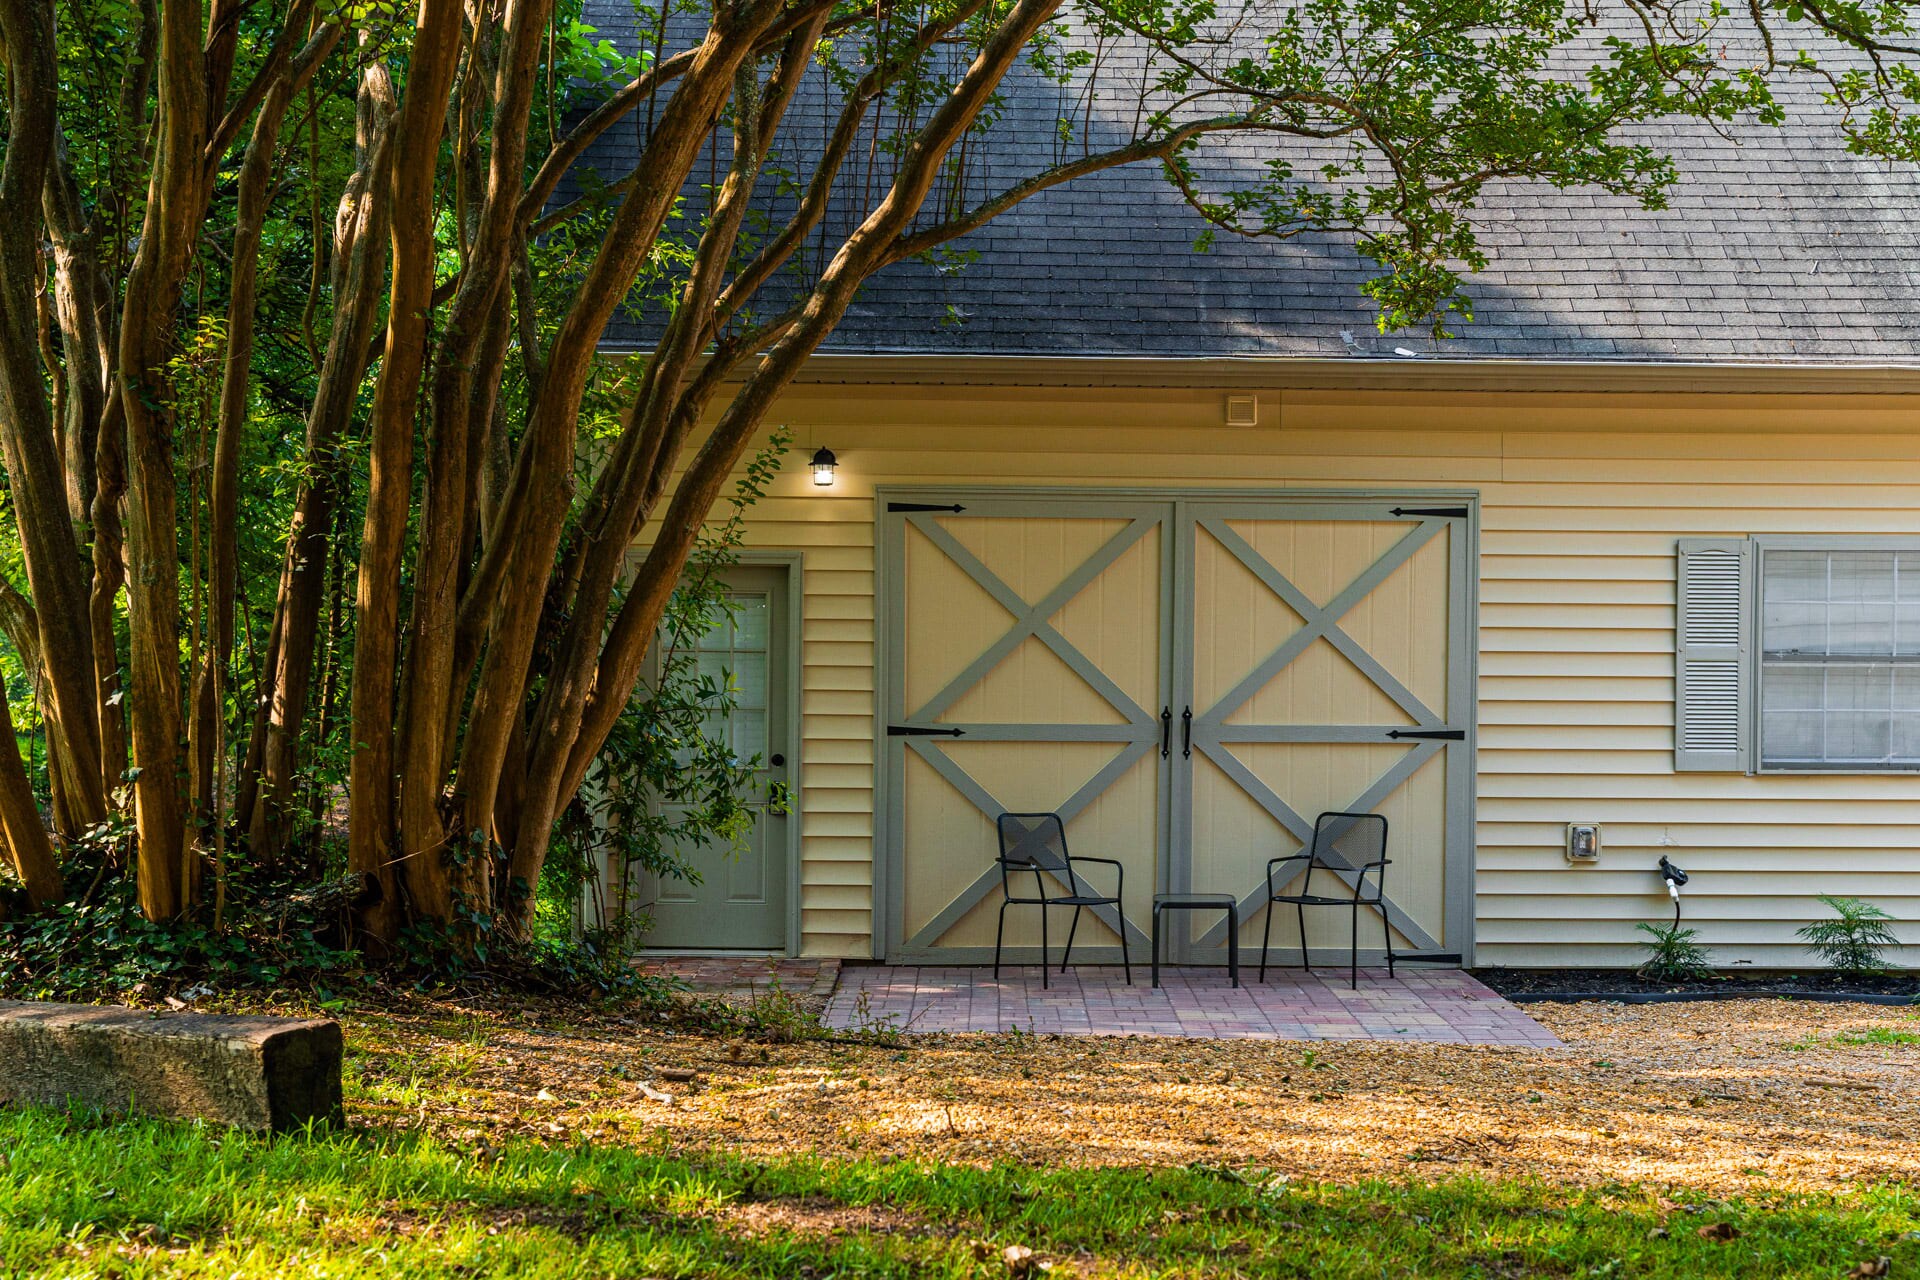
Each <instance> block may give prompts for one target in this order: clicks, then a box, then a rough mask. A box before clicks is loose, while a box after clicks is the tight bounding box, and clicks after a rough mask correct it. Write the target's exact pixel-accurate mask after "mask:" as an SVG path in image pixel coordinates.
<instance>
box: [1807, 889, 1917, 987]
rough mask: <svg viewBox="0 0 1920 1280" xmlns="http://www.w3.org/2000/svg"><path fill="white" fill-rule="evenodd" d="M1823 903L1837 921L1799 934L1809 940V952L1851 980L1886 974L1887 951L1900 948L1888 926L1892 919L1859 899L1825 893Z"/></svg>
mask: <svg viewBox="0 0 1920 1280" xmlns="http://www.w3.org/2000/svg"><path fill="white" fill-rule="evenodd" d="M1820 901H1821V902H1823V903H1825V904H1826V905H1827V906H1828V907H1830V908H1832V910H1833V912H1834V915H1835V916H1836V917H1837V918H1836V919H1833V920H1816V921H1814V922H1813V923H1812V924H1810V925H1807V926H1806V927H1805V928H1803V929H1800V930H1799V931H1798V933H1799V936H1800V937H1801V938H1803V939H1805V940H1806V944H1807V950H1809V951H1811V952H1813V954H1814V955H1816V956H1818V957H1820V960H1821V961H1822V963H1824V964H1825V965H1826V966H1827V967H1828V968H1830V969H1833V970H1836V971H1837V972H1840V973H1844V974H1847V975H1849V976H1851V977H1865V976H1867V975H1870V974H1876V973H1885V972H1886V971H1887V960H1886V949H1887V948H1888V947H1897V946H1899V945H1900V940H1899V939H1898V938H1896V937H1894V936H1893V930H1892V928H1890V927H1889V926H1888V925H1887V923H1886V922H1887V921H1888V920H1891V919H1892V918H1893V917H1892V916H1889V915H1888V914H1887V913H1886V912H1885V911H1882V910H1881V909H1880V908H1879V907H1876V906H1874V905H1873V904H1872V903H1871V902H1865V901H1862V900H1861V899H1859V898H1839V897H1835V896H1834V895H1832V894H1830V893H1823V894H1821V895H1820Z"/></svg>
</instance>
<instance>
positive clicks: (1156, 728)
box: [881, 494, 1173, 961]
mask: <svg viewBox="0 0 1920 1280" xmlns="http://www.w3.org/2000/svg"><path fill="white" fill-rule="evenodd" d="M1172 515H1173V504H1172V503H1167V502H1143V501H1129V500H1120V499H1111V498H1073V499H1057V498H1004V497H978V496H972V495H955V496H952V497H948V496H946V495H938V494H936V495H925V494H918V495H916V496H915V500H914V501H911V502H905V501H895V502H888V503H886V504H885V507H884V509H883V511H882V513H881V521H882V528H881V546H882V555H883V561H882V565H881V572H882V580H883V583H884V586H883V591H884V593H885V606H884V613H883V622H882V640H883V644H884V646H885V649H884V652H885V654H886V658H885V667H886V672H885V686H884V691H883V700H882V707H883V710H884V713H885V717H886V720H885V727H884V733H885V736H884V738H883V739H882V741H883V743H884V749H885V755H884V761H883V768H884V769H885V770H886V778H885V788H884V794H885V797H886V812H885V813H884V814H883V823H882V836H881V838H882V841H883V843H884V846H885V847H884V848H883V849H882V851H881V856H882V865H883V866H884V867H885V868H886V870H885V874H886V875H887V876H889V877H890V878H891V879H890V883H889V885H888V887H887V888H886V890H885V891H884V895H885V896H884V898H883V901H885V902H886V903H887V904H888V911H889V920H888V922H887V929H886V934H885V936H886V938H887V954H888V956H889V958H893V959H934V958H937V959H942V960H949V961H969V960H982V959H988V958H991V955H992V949H993V942H994V928H995V923H996V919H997V916H998V910H999V905H1000V901H1001V885H1000V876H999V871H998V869H997V867H996V865H995V862H994V858H995V855H996V852H997V848H998V846H997V842H996V836H995V829H994V819H995V817H996V816H997V815H998V814H999V813H1001V812H1003V811H1012V812H1057V813H1059V814H1060V815H1061V817H1062V818H1063V819H1064V821H1065V824H1066V832H1067V839H1068V843H1069V845H1070V847H1071V848H1072V850H1073V852H1075V853H1078V854H1092V855H1096V856H1100V857H1107V858H1117V859H1119V860H1120V861H1121V862H1122V863H1124V864H1125V866H1126V872H1127V882H1126V889H1127V894H1126V900H1125V902H1124V903H1123V910H1124V913H1125V916H1126V917H1127V922H1126V923H1125V924H1123V921H1122V919H1121V916H1120V915H1119V914H1117V913H1115V912H1112V911H1110V910H1103V911H1101V912H1100V913H1098V916H1099V918H1098V919H1094V918H1092V917H1091V916H1089V918H1087V919H1085V920H1083V921H1082V923H1081V925H1080V931H1079V935H1078V937H1077V938H1076V940H1075V944H1074V954H1075V955H1076V956H1077V957H1083V958H1085V959H1086V960H1088V961H1093V960H1096V959H1102V958H1111V959H1114V960H1117V959H1118V958H1119V955H1118V952H1119V948H1118V941H1119V934H1118V930H1119V929H1121V928H1122V927H1125V928H1127V929H1128V932H1129V937H1130V939H1131V941H1132V943H1133V945H1134V946H1135V947H1136V950H1135V954H1136V955H1140V954H1142V953H1141V951H1140V949H1139V948H1140V947H1141V946H1142V945H1143V944H1144V934H1143V933H1142V932H1141V930H1140V927H1139V923H1138V922H1140V921H1144V920H1146V919H1147V906H1148V902H1149V899H1150V896H1151V894H1152V893H1153V892H1154V891H1155V889H1156V888H1157V887H1158V884H1159V882H1160V880H1161V876H1162V863H1163V850H1164V847H1165V842H1166V833H1167V810H1166V803H1165V801H1166V795H1167V784H1166V773H1167V768H1168V757H1167V756H1166V755H1164V754H1163V753H1162V747H1163V740H1164V731H1165V727H1166V721H1165V719H1164V715H1165V713H1166V711H1167V706H1168V702H1169V692H1168V691H1169V688H1170V684H1171V678H1172V677H1171V662H1172V653H1171V635H1170V627H1171V584H1170V572H1169V567H1170V564H1171V559H1172V551H1173V539H1172V531H1171V528H1170V526H1171V522H1172ZM1100 874H1102V875H1110V874H1111V872H1110V871H1107V870H1105V869H1102V871H1101V872H1100ZM1100 883H1101V885H1102V887H1103V888H1104V887H1105V882H1104V881H1101V882H1100ZM1065 924H1066V921H1065V919H1064V918H1056V919H1055V920H1053V921H1051V922H1050V925H1051V927H1052V928H1053V929H1054V930H1055V933H1054V935H1053V947H1054V953H1055V956H1056V958H1057V956H1058V952H1059V948H1060V945H1061V942H1062V941H1063V938H1062V932H1063V930H1064V926H1065ZM1039 941H1040V929H1039V911H1038V909H1037V908H1031V907H1029V908H1023V909H1016V910H1014V911H1011V912H1009V913H1008V915H1007V946H1008V956H1009V958H1014V957H1018V958H1021V959H1023V960H1030V959H1032V958H1035V957H1036V956H1037V944H1038V943H1039Z"/></svg>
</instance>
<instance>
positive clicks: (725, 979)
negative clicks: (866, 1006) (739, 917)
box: [639, 956, 840, 1003]
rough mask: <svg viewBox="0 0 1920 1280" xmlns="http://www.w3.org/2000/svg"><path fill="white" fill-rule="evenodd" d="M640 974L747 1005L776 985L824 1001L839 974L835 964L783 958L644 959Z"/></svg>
mask: <svg viewBox="0 0 1920 1280" xmlns="http://www.w3.org/2000/svg"><path fill="white" fill-rule="evenodd" d="M639 968H640V971H641V972H642V973H651V974H656V975H659V976H661V977H666V978H672V979H674V980H676V981H678V982H682V983H685V984H686V986H687V989H688V990H689V991H691V992H693V993H694V994H695V995H699V996H711V997H714V998H716V999H721V1000H729V1001H733V1002H736V1003H746V1002H749V1001H752V1000H756V999H759V998H760V997H762V996H765V995H767V994H768V993H769V992H771V991H772V990H773V989H774V986H775V985H776V984H778V986H779V988H780V990H782V991H784V992H785V993H786V994H787V995H789V996H792V997H795V998H806V997H811V998H814V999H819V1000H824V999H826V997H827V996H828V995H829V994H830V993H831V992H832V991H833V984H834V979H835V978H836V977H837V976H838V974H839V972H840V962H839V961H838V960H794V959H789V958H787V957H784V956H646V957H644V958H642V959H641V961H640V964H639Z"/></svg>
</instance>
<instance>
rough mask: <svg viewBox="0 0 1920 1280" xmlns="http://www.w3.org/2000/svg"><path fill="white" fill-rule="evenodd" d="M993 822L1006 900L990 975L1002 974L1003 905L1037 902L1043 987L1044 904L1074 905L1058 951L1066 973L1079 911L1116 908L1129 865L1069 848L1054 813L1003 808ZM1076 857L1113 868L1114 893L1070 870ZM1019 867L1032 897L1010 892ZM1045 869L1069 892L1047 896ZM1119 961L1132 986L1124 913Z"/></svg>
mask: <svg viewBox="0 0 1920 1280" xmlns="http://www.w3.org/2000/svg"><path fill="white" fill-rule="evenodd" d="M997 825H998V827H999V830H1000V891H1001V893H1002V895H1003V899H1004V900H1003V901H1002V902H1001V903H1000V925H999V927H998V928H997V929H995V930H994V934H993V976H994V978H995V980H998V979H999V977H1000V942H1001V939H1002V938H1004V937H1005V936H1006V932H1007V908H1008V907H1019V906H1035V907H1039V908H1040V985H1041V986H1042V987H1045V986H1047V985H1049V983H1048V981H1047V908H1048V907H1072V908H1073V924H1072V925H1071V926H1070V927H1069V928H1068V929H1067V949H1066V950H1065V951H1064V952H1062V953H1061V956H1060V972H1061V973H1065V972H1066V971H1067V965H1068V963H1069V962H1070V960H1071V958H1072V956H1073V935H1074V933H1075V932H1076V931H1077V930H1078V929H1079V928H1080V913H1081V912H1082V911H1084V910H1086V909H1087V908H1088V907H1113V908H1114V909H1115V910H1116V911H1117V910H1119V909H1120V899H1121V897H1122V896H1124V895H1125V893H1126V891H1127V869H1126V868H1125V867H1123V866H1121V865H1120V864H1119V863H1118V862H1116V861H1114V860H1113V859H1112V858H1089V857H1084V856H1076V855H1074V854H1071V853H1068V852H1067V829H1066V826H1065V824H1064V823H1062V822H1061V821H1060V815H1059V814H1057V813H1003V814H1001V815H1000V818H999V822H998V824H997ZM1079 862H1098V863H1101V864H1103V865H1105V866H1109V867H1112V868H1113V870H1114V879H1115V885H1114V890H1113V896H1112V897H1107V896H1104V895H1102V894H1100V893H1098V892H1096V891H1095V890H1094V888H1093V886H1092V885H1090V884H1088V883H1087V881H1086V880H1084V879H1083V878H1082V877H1081V875H1080V873H1079V872H1078V871H1076V870H1075V869H1074V864H1075V863H1079ZM1022 872H1031V873H1032V874H1033V887H1034V894H1035V895H1036V896H1034V897H1026V896H1024V895H1016V894H1015V893H1014V877H1015V876H1016V875H1018V874H1020V873H1022ZM1047 872H1052V873H1053V874H1054V875H1055V876H1057V877H1058V878H1059V879H1060V880H1061V881H1063V882H1064V883H1065V884H1066V886H1067V889H1068V892H1067V893H1064V894H1056V895H1053V896H1049V895H1048V893H1047V877H1046V873H1047ZM1120 963H1121V964H1122V965H1123V966H1124V967H1125V968H1126V971H1127V985H1129V986H1131V985H1133V960H1132V958H1131V957H1130V956H1129V955H1128V954H1127V930H1126V923H1125V920H1124V918H1123V919H1122V921H1121V927H1120Z"/></svg>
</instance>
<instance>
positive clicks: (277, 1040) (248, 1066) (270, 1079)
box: [0, 1000, 345, 1131]
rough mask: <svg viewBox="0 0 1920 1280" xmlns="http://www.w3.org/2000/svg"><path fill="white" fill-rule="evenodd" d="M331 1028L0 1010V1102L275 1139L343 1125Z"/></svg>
mask: <svg viewBox="0 0 1920 1280" xmlns="http://www.w3.org/2000/svg"><path fill="white" fill-rule="evenodd" d="M341 1051H342V1042H341V1035H340V1024H339V1023H337V1022H334V1021H332V1020H331V1019H327V1018H269V1017H240V1016H229V1015H225V1014H206V1013H151V1012H148V1011H147V1010H144V1009H127V1008H120V1007H115V1006H100V1005H85V1004H37V1003H29V1002H25V1001H17V1000H0V1104H12V1105H35V1106H44V1107H69V1106H79V1107H86V1108H91V1109H96V1110H99V1111H103V1112H107V1113H110V1114H122V1113H138V1114H143V1115H156V1116H172V1117H177V1118H179V1119H183V1120H194V1119H198V1120H208V1121H212V1122H213V1123H216V1124H225V1125H233V1126H235V1127H237V1128H242V1129H257V1130H268V1129H271V1130H277V1131H285V1130H289V1129H298V1128H300V1127H301V1126H303V1125H305V1124H306V1123H307V1122H308V1121H309V1120H312V1121H315V1122H317V1123H322V1124H334V1123H339V1122H341V1121H343V1120H344V1119H345V1113H344V1111H343V1108H342V1104H341V1094H340V1060H341Z"/></svg>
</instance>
